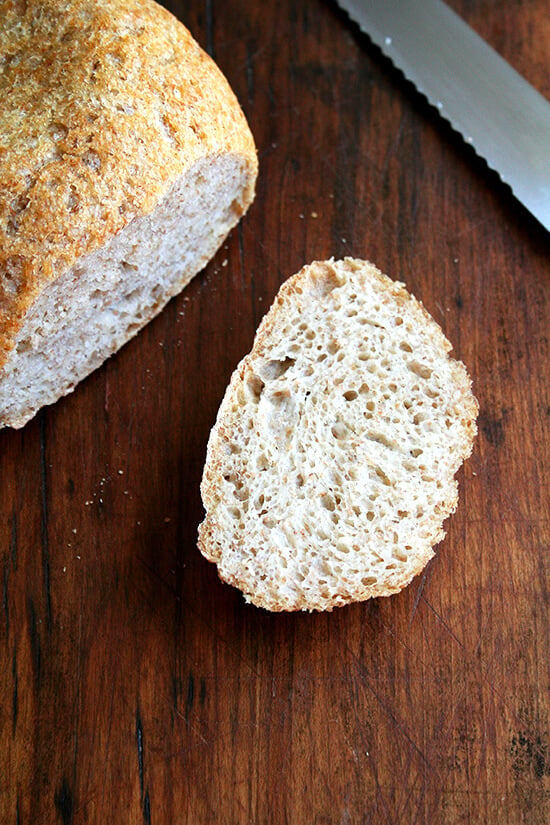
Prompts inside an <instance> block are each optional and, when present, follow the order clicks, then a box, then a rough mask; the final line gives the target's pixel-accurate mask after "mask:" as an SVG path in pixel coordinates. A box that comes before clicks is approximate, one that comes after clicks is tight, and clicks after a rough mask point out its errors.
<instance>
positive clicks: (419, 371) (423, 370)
mask: <svg viewBox="0 0 550 825" xmlns="http://www.w3.org/2000/svg"><path fill="white" fill-rule="evenodd" d="M407 366H408V368H409V369H410V371H411V372H414V373H415V375H418V376H419V378H430V377H431V374H432V370H431V369H430V368H429V367H427V366H426V365H425V364H420V363H419V362H418V361H409V363H408V364H407Z"/></svg>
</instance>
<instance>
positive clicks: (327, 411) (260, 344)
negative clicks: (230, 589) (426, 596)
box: [199, 258, 478, 611]
mask: <svg viewBox="0 0 550 825" xmlns="http://www.w3.org/2000/svg"><path fill="white" fill-rule="evenodd" d="M450 349H451V345H450V344H449V342H448V341H447V339H446V338H445V336H444V335H443V332H442V331H441V329H440V327H439V326H438V325H437V324H436V322H435V321H434V320H433V319H432V318H431V316H430V315H429V314H428V313H427V312H426V310H425V309H424V308H423V307H422V305H421V304H420V303H419V302H418V301H417V300H416V299H415V298H413V297H412V296H411V295H409V293H408V292H407V291H406V289H405V288H404V286H403V285H402V284H400V283H396V282H394V281H392V280H390V279H389V278H388V277H386V276H385V275H382V274H381V273H380V272H379V271H378V270H377V269H376V268H375V267H374V266H373V265H372V264H370V263H367V262H365V261H360V260H355V259H351V258H346V259H345V260H343V261H326V262H315V263H312V264H311V265H310V266H306V267H304V268H303V269H302V270H301V271H300V272H299V273H298V274H297V275H295V276H293V277H292V278H290V279H289V280H288V281H287V282H286V283H285V284H284V285H283V286H282V287H281V290H280V292H279V294H278V296H277V298H276V300H275V302H274V304H273V306H272V307H271V309H270V311H269V312H268V314H267V315H266V316H265V318H264V319H263V321H262V323H261V325H260V327H259V329H258V332H257V334H256V338H255V341H254V346H253V349H252V351H251V352H250V354H249V355H247V356H246V357H245V358H244V359H243V360H242V361H241V363H240V364H239V366H238V367H237V369H236V371H235V372H234V374H233V376H232V378H231V382H230V384H229V387H228V389H227V391H226V394H225V397H224V399H223V402H222V404H221V407H220V410H219V413H218V417H217V421H216V424H215V426H214V427H213V429H212V432H211V435H210V440H209V443H208V450H207V459H206V465H205V468H204V474H203V479H202V485H201V493H202V498H203V502H204V507H205V510H206V517H205V520H204V522H203V523H202V524H201V526H200V528H199V548H200V550H201V552H202V553H203V554H204V556H206V558H207V559H209V560H211V561H213V562H215V563H216V564H217V566H218V571H219V575H220V577H221V578H222V579H223V580H224V581H226V582H229V583H230V584H232V585H235V586H236V587H238V588H240V589H241V590H242V591H243V593H244V595H245V598H246V600H247V601H250V602H252V603H253V604H255V605H258V606H261V607H264V608H267V609H268V610H274V611H280V610H331V609H332V608H333V607H335V606H338V605H344V604H347V603H349V602H354V601H361V600H364V599H369V598H371V597H373V596H387V595H390V594H391V593H395V592H397V591H399V590H401V589H402V588H403V587H404V586H405V585H407V584H408V583H409V582H410V581H411V579H412V578H413V576H415V575H416V574H417V573H419V572H420V571H421V570H422V569H423V567H424V566H425V565H426V563H427V562H428V560H429V559H430V558H431V557H432V555H433V552H434V551H433V547H434V545H435V544H436V543H437V542H439V541H440V540H441V539H442V538H443V536H444V531H443V521H444V519H445V518H446V517H447V516H448V515H449V514H450V513H452V512H453V511H454V510H455V508H456V505H457V482H456V480H455V478H454V475H455V473H456V471H457V469H458V468H459V466H460V465H461V463H462V461H463V460H464V459H465V458H466V457H467V456H468V455H469V454H470V452H471V450H472V443H473V440H474V437H475V434H476V417H477V411H478V406H477V402H476V400H475V398H474V396H473V395H472V391H471V382H470V379H469V377H468V374H467V372H466V369H465V367H464V365H463V364H462V363H460V362H458V361H455V360H453V359H452V358H451V357H449V355H448V352H449V350H450Z"/></svg>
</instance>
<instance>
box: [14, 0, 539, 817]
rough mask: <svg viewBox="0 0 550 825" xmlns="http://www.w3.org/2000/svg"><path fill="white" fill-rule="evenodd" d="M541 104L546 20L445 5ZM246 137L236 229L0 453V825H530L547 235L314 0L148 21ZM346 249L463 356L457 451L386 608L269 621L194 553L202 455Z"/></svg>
mask: <svg viewBox="0 0 550 825" xmlns="http://www.w3.org/2000/svg"><path fill="white" fill-rule="evenodd" d="M453 5H454V7H455V8H456V10H457V11H459V12H460V13H461V14H462V15H463V16H464V17H465V18H466V19H467V20H468V21H469V22H470V23H471V24H472V25H473V26H474V27H475V28H476V29H477V30H478V31H479V32H480V33H481V34H482V35H483V36H484V37H486V38H487V39H488V40H489V41H490V42H491V43H492V45H493V46H494V47H495V48H497V49H498V50H499V51H500V52H501V53H502V54H503V55H504V56H505V57H506V58H507V59H508V60H509V61H510V62H512V63H513V65H514V66H515V67H516V68H518V69H519V70H520V71H521V72H523V74H524V75H525V76H527V77H528V79H529V80H530V81H531V82H532V83H533V84H534V85H535V86H536V87H537V88H538V89H539V90H540V91H541V92H542V93H543V94H545V95H546V96H547V97H550V78H549V72H548V66H549V65H550V21H549V18H548V7H547V2H546V0H527V2H525V0H524V2H520V0H512V1H511V2H507V3H506V4H502V3H501V2H497V0H491V2H487V0H455V2H454V3H453ZM170 8H171V9H172V10H173V11H174V12H175V13H177V14H178V15H179V16H180V18H181V19H182V20H183V21H184V22H185V23H186V24H187V25H188V26H189V27H190V28H191V30H192V31H193V33H194V34H195V36H196V37H197V39H198V40H199V42H200V43H201V44H202V45H203V46H204V47H205V48H206V49H208V51H210V52H211V53H212V54H213V55H214V57H215V58H216V60H217V61H218V63H219V65H220V66H221V67H222V69H223V71H224V72H225V73H226V75H227V76H228V78H229V80H230V82H231V84H232V85H233V87H234V89H235V91H236V92H237V94H238V96H239V98H240V100H241V103H242V105H243V108H244V109H245V111H246V114H247V116H248V118H249V121H250V124H251V127H252V129H253V132H254V134H255V137H256V141H257V146H258V151H259V158H260V169H261V172H260V178H259V182H258V187H257V198H256V201H255V204H254V206H253V207H252V209H251V210H250V213H249V214H248V216H247V217H246V218H245V220H244V221H243V222H242V223H241V225H240V227H239V228H238V229H237V230H236V231H234V232H233V234H232V235H231V236H230V238H229V239H228V241H227V242H226V244H225V245H224V247H223V248H222V249H221V250H220V252H219V254H218V255H217V256H216V258H215V259H214V260H213V261H212V262H211V263H210V265H209V266H208V267H207V269H206V270H205V271H204V273H202V274H201V275H200V276H199V277H197V278H196V280H195V281H194V282H193V283H192V284H191V285H190V286H189V288H188V289H187V290H186V291H185V293H184V294H182V295H181V296H180V297H179V298H177V299H176V300H174V301H173V302H172V303H171V304H170V305H169V306H168V307H167V309H166V310H165V312H163V314H162V315H161V316H160V317H159V318H158V319H157V320H155V321H154V322H153V323H152V324H151V325H150V326H148V327H147V328H146V329H145V330H144V331H143V332H142V333H141V334H140V335H139V337H138V338H137V339H135V340H134V341H133V342H132V343H131V344H130V345H128V346H127V347H126V348H125V349H124V350H123V351H121V352H120V353H119V354H118V355H117V356H115V357H114V358H112V359H111V360H110V361H109V363H107V364H106V365H105V366H104V367H103V368H102V369H100V370H99V371H98V372H96V373H95V374H94V375H93V376H91V377H90V378H89V379H88V380H87V381H86V382H84V383H83V385H82V386H80V387H79V388H78V389H77V391H76V392H75V393H74V394H73V395H72V396H70V397H68V398H66V399H65V400H63V401H62V402H60V403H58V404H57V405H55V406H54V407H52V408H50V409H48V410H46V411H43V412H42V413H40V414H39V415H38V417H37V418H36V419H35V420H33V421H32V422H31V423H29V424H28V425H27V427H25V428H24V429H23V430H21V431H2V432H1V433H0V513H1V516H2V518H1V523H0V553H1V556H0V564H1V568H0V574H1V580H0V582H1V587H2V611H1V615H0V634H1V644H0V674H1V675H0V821H1V822H2V823H4V822H5V823H16V825H42V824H44V825H49V823H52V824H53V825H56V823H61V825H82V823H112V824H113V825H122V823H124V825H126V824H129V825H134V823H136V825H137V823H146V825H147V824H148V823H152V825H207V823H208V825H211V824H212V823H216V825H249V824H250V825H283V823H287V824H288V825H306V823H318V825H321V823H322V824H323V825H333V824H334V825H336V823H339V824H341V825H344V824H346V825H355V823H362V825H398V824H399V825H400V824H401V823H407V825H409V823H416V824H417V825H421V824H422V823H426V825H428V824H429V825H440V824H441V823H450V824H451V825H454V823H468V825H478V824H479V825H482V823H483V825H487V824H489V825H493V824H494V823H498V825H519V824H520V823H528V825H542V824H543V823H547V822H549V821H550V621H549V619H550V616H549V574H550V567H549V560H550V536H549V532H550V514H549V500H548V499H549V497H548V486H549V477H550V461H549V434H548V425H549V423H550V398H549V386H550V371H549V366H548V355H549V353H548V335H549V315H550V313H549V299H550V263H549V262H550V257H549V252H550V242H549V236H548V234H547V233H545V231H544V230H543V229H542V228H541V227H540V226H539V225H538V224H537V223H536V221H535V220H534V219H533V218H531V216H530V215H529V214H528V213H527V212H525V211H524V210H523V209H522V208H521V207H520V206H519V205H518V204H517V203H516V202H515V201H514V199H513V198H512V197H511V195H510V193H509V191H508V190H507V189H506V187H504V186H503V185H502V184H500V182H499V181H498V179H497V178H496V176H494V175H493V174H492V173H490V172H489V171H488V170H487V169H486V167H485V166H484V164H483V163H482V162H481V161H479V160H477V159H476V158H475V156H474V155H473V153H472V152H471V151H470V150H469V149H467V148H466V147H465V146H464V145H463V144H462V142H461V141H460V139H458V138H457V137H455V136H454V135H453V134H452V132H451V131H450V129H448V128H447V127H446V126H445V124H443V123H441V122H439V121H438V119H437V117H436V116H435V115H434V113H433V112H432V111H431V110H430V109H429V107H428V106H427V105H426V104H425V103H424V101H423V100H422V99H421V98H420V97H419V96H418V95H416V93H415V92H414V90H413V89H412V88H411V87H410V86H409V85H408V84H407V83H405V82H404V81H403V80H402V79H401V77H400V76H399V74H398V73H397V72H395V71H394V70H393V69H392V68H391V66H389V65H388V64H387V63H386V62H385V61H384V60H383V59H382V57H381V56H380V54H379V53H378V52H377V51H376V49H374V48H372V47H371V46H370V45H369V42H368V41H367V40H366V38H364V37H362V36H360V35H359V34H358V32H357V31H356V30H355V29H354V28H353V26H351V25H350V24H349V22H348V21H347V19H346V17H345V16H344V15H343V14H342V13H340V12H339V10H338V9H337V7H336V6H335V5H333V4H332V3H331V2H326V0H262V2H261V3H260V2H247V0H230V2H229V1H228V2H225V3H222V2H220V1H219V0H204V2H199V1H198V0H197V2H194V0H189V2H172V3H171V4H170ZM346 254H353V255H357V256H362V257H367V258H370V259H371V260H373V261H375V262H376V263H377V264H378V265H379V266H380V268H382V269H383V270H384V271H386V272H388V273H389V274H391V275H393V276H394V277H395V278H399V279H401V280H404V281H405V282H406V283H407V284H408V286H409V288H410V289H411V290H412V291H413V292H414V293H415V294H416V295H417V297H418V298H420V299H421V300H422V301H423V302H424V303H425V305H426V307H427V308H428V309H429V310H430V312H431V313H432V314H433V315H434V317H435V318H436V320H437V321H438V322H439V323H440V324H441V325H442V326H443V328H444V330H445V332H446V333H447V335H448V336H449V338H450V339H451V341H452V342H453V343H454V346H455V352H456V353H457V355H458V356H459V357H460V358H461V359H463V360H464V361H465V362H466V364H467V365H468V367H469V369H470V372H471V373H472V375H473V377H474V381H475V392H476V394H477V396H478V398H479V401H480V407H481V413H480V421H479V424H480V434H479V438H478V440H477V443H476V448H475V452H474V455H473V456H472V458H471V460H470V461H469V462H468V463H467V465H466V466H465V468H464V469H463V470H462V471H461V473H460V487H461V500H460V507H459V510H458V512H457V513H456V515H455V516H454V517H453V518H452V519H451V520H450V521H449V522H448V534H447V537H446V539H445V541H444V542H443V543H442V544H441V546H440V548H439V551H438V554H437V556H436V558H435V559H434V560H433V561H432V562H431V563H430V564H429V565H428V567H427V569H426V571H425V572H424V574H423V575H422V576H420V577H418V578H417V579H416V580H415V581H414V582H413V583H412V584H411V585H410V587H409V588H408V589H406V590H405V591H404V592H402V593H401V594H399V595H397V596H394V597H392V598H391V599H385V600H384V599H380V600H376V601H371V602H369V603H365V604H361V605H354V606H350V607H348V608H342V609H339V610H336V611H335V612H333V613H332V614H330V615H328V614H327V615H308V614H306V615H270V614H268V613H266V612H262V611H259V610H257V609H256V608H254V607H250V606H246V605H245V604H244V601H243V599H242V597H241V596H240V594H239V593H238V592H236V591H234V590H233V589H231V588H230V587H228V586H226V585H222V584H221V583H220V582H219V581H218V579H217V576H216V573H215V569H214V568H213V566H211V565H209V564H208V563H207V562H206V561H204V560H203V559H202V557H201V556H200V555H199V553H198V551H197V549H196V543H195V541H196V529H197V525H198V523H199V521H200V520H201V515H202V510H201V503H200V497H199V490H198V485H199V480H200V475H201V468H202V463H203V460H204V455H205V448H206V441H207V437H208V432H209V429H210V426H211V425H212V423H213V420H214V417H215V414H216V410H217V407H218V404H219V402H220V400H221V397H222V394H223V391H224V388H225V386H226V383H227V380H228V378H229V376H230V374H231V371H232V370H233V368H234V367H235V365H236V363H237V362H238V360H239V359H240V357H241V356H242V355H243V354H244V353H245V352H246V351H247V350H248V349H249V347H250V345H251V342H252V337H253V333H254V330H255V327H256V325H257V323H258V321H259V319H260V318H261V316H262V315H263V314H264V312H265V311H266V309H267V307H268V305H269V303H270V301H271V300H272V298H273V296H274V294H275V292H276V290H277V288H278V286H279V284H280V283H281V282H282V281H283V280H284V279H285V278H286V277H287V276H289V275H291V274H292V273H293V272H295V271H297V269H299V268H300V267H301V265H302V264H303V263H305V262H307V261H310V260H312V259H314V258H325V257H329V256H331V255H334V256H337V257H338V256H342V255H346Z"/></svg>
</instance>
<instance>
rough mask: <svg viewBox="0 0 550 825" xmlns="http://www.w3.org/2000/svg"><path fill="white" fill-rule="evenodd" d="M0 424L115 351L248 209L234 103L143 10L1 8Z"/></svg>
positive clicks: (246, 159)
mask: <svg viewBox="0 0 550 825" xmlns="http://www.w3.org/2000/svg"><path fill="white" fill-rule="evenodd" d="M0 94H1V99H2V106H1V108H0V426H1V425H10V426H13V427H20V426H22V425H23V424H25V422H26V421H27V420H28V419H29V418H30V417H31V416H33V415H34V413H35V412H36V411H37V410H38V409H39V408H40V407H42V406H43V405H44V404H50V403H52V402H54V401H56V400H57V399H58V398H59V397H60V396H61V395H63V394H65V393H67V392H69V391H70V390H72V389H73V388H74V386H75V384H76V383H77V382H79V381H80V380H81V379H82V378H84V377H85V376H86V375H87V374H88V373H90V372H91V371H92V370H93V369H95V368H96V367H97V366H99V365H100V364H101V363H102V362H103V361H104V360H105V359H106V358H107V357H108V356H109V355H111V354H112V353H113V352H115V351H116V350H117V349H119V348H120V347H121V346H122V345H123V344H124V343H125V342H126V341H127V340H128V339H129V338H131V337H132V336H133V335H134V334H135V333H136V332H137V331H138V330H139V329H140V328H141V327H142V326H143V325H144V324H145V323H147V321H149V320H150V319H151V318H152V317H153V316H154V315H155V314H156V313H158V312H159V311H160V309H161V308H162V307H163V306H164V304H165V303H166V302H167V301H168V300H169V298H171V297H172V296H173V295H175V294H176V293H177V292H179V291H180V290H181V289H182V288H183V287H184V286H185V284H187V283H188V282H189V280H190V279H191V278H192V277H193V276H194V275H195V274H196V273H197V272H199V271H200V270H201V269H202V268H203V267H204V266H205V264H206V263H207V261H208V260H209V259H210V258H211V257H212V256H213V255H214V253H215V252H216V250H217V249H218V247H219V246H220V244H221V243H222V241H223V240H224V238H225V237H226V236H227V234H228V232H229V231H230V229H231V228H232V227H233V226H234V225H235V224H236V223H237V221H238V220H239V218H240V216H242V215H243V213H244V212H245V211H246V209H247V208H248V206H249V204H250V203H251V201H252V199H253V193H254V183H255V178H256V174H257V159H256V152H255V147H254V143H253V139H252V136H251V134H250V131H249V128H248V126H247V123H246V121H245V118H244V116H243V114H242V112H241V110H240V108H239V105H238V103H237V100H236V98H235V96H234V94H233V93H232V91H231V89H230V88H229V85H228V83H227V81H226V80H225V78H224V77H223V76H222V74H221V72H220V71H219V70H218V68H217V67H216V66H215V64H214V63H213V61H212V60H211V59H210V58H209V57H208V56H207V55H206V54H205V53H204V52H203V51H201V49H200V48H199V46H198V45H197V43H196V42H195V41H194V40H193V39H192V37H191V35H190V34H189V32H188V31H187V30H186V29H185V27H184V26H183V25H182V24H181V23H180V22H178V21H177V20H176V18H175V17H173V16H172V15H171V14H170V13H169V12H168V11H166V10H165V9H164V8H162V7H161V6H159V5H157V4H156V3H154V2H152V0H26V2H24V3H23V2H19V1H18V0H0Z"/></svg>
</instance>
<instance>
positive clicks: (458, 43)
mask: <svg viewBox="0 0 550 825" xmlns="http://www.w3.org/2000/svg"><path fill="white" fill-rule="evenodd" d="M338 3H339V5H340V6H341V7H342V8H343V9H344V10H345V11H346V12H347V13H348V15H349V16H350V17H351V18H352V20H354V21H355V22H356V23H357V24H358V25H359V27H360V28H361V30H362V31H363V32H364V33H365V34H367V35H368V36H369V38H370V39H371V40H372V41H373V42H374V43H375V44H376V45H377V46H378V47H379V48H380V49H381V51H382V52H383V54H385V55H386V57H388V58H389V59H390V60H391V61H392V63H393V64H394V65H395V66H396V67H397V68H398V69H399V70H400V71H401V72H402V73H403V74H404V75H405V77H406V78H407V79H408V80H410V81H412V82H413V83H414V85H415V86H416V88H417V89H418V91H419V92H421V94H423V95H424V96H425V97H426V98H427V100H428V101H429V103H431V104H432V105H433V106H434V107H435V108H436V109H437V110H438V111H439V113H440V115H441V116H442V117H444V118H445V119H446V120H447V121H448V122H449V123H450V124H451V126H452V127H453V129H455V130H456V131H457V132H459V133H460V134H461V135H462V137H463V138H464V140H465V141H466V142H467V143H468V144H470V145H471V146H472V147H473V148H474V150H475V151H476V152H477V154H478V155H480V156H481V157H482V158H484V159H485V161H486V162H487V164H488V165H489V167H490V168H491V169H493V170H494V171H496V172H497V174H498V175H499V176H500V178H501V179H502V180H503V181H504V182H505V183H507V184H508V185H509V186H510V188H511V189H512V192H513V193H514V195H515V196H516V198H517V199H518V200H520V201H521V202H522V203H523V205H524V206H526V207H527V209H528V210H529V211H530V212H531V213H532V214H533V215H534V216H535V217H536V218H537V220H538V221H540V223H541V224H542V225H543V226H545V227H546V229H548V230H550V103H549V102H548V100H546V98H544V97H543V96H542V95H541V94H539V92H538V91H537V90H536V89H535V88H533V86H531V85H530V84H529V83H528V82H527V81H526V80H525V78H523V77H522V76H521V75H520V74H519V73H518V72H517V71H515V69H513V68H512V66H510V64H509V63H507V62H506V61H505V60H504V58H502V57H501V56H500V55H499V54H498V53H497V52H496V51H495V50H494V49H493V48H491V46H489V45H488V43H486V42H485V41H484V40H483V39H482V38H481V37H480V36H479V35H478V34H476V33H475V32H474V31H473V29H471V28H470V27H469V26H468V25H467V24H466V23H465V22H464V20H462V18H460V17H459V16H458V15H457V14H456V13H455V12H454V11H453V10H452V9H451V8H449V6H447V5H446V4H445V3H444V2H442V0H338Z"/></svg>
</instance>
